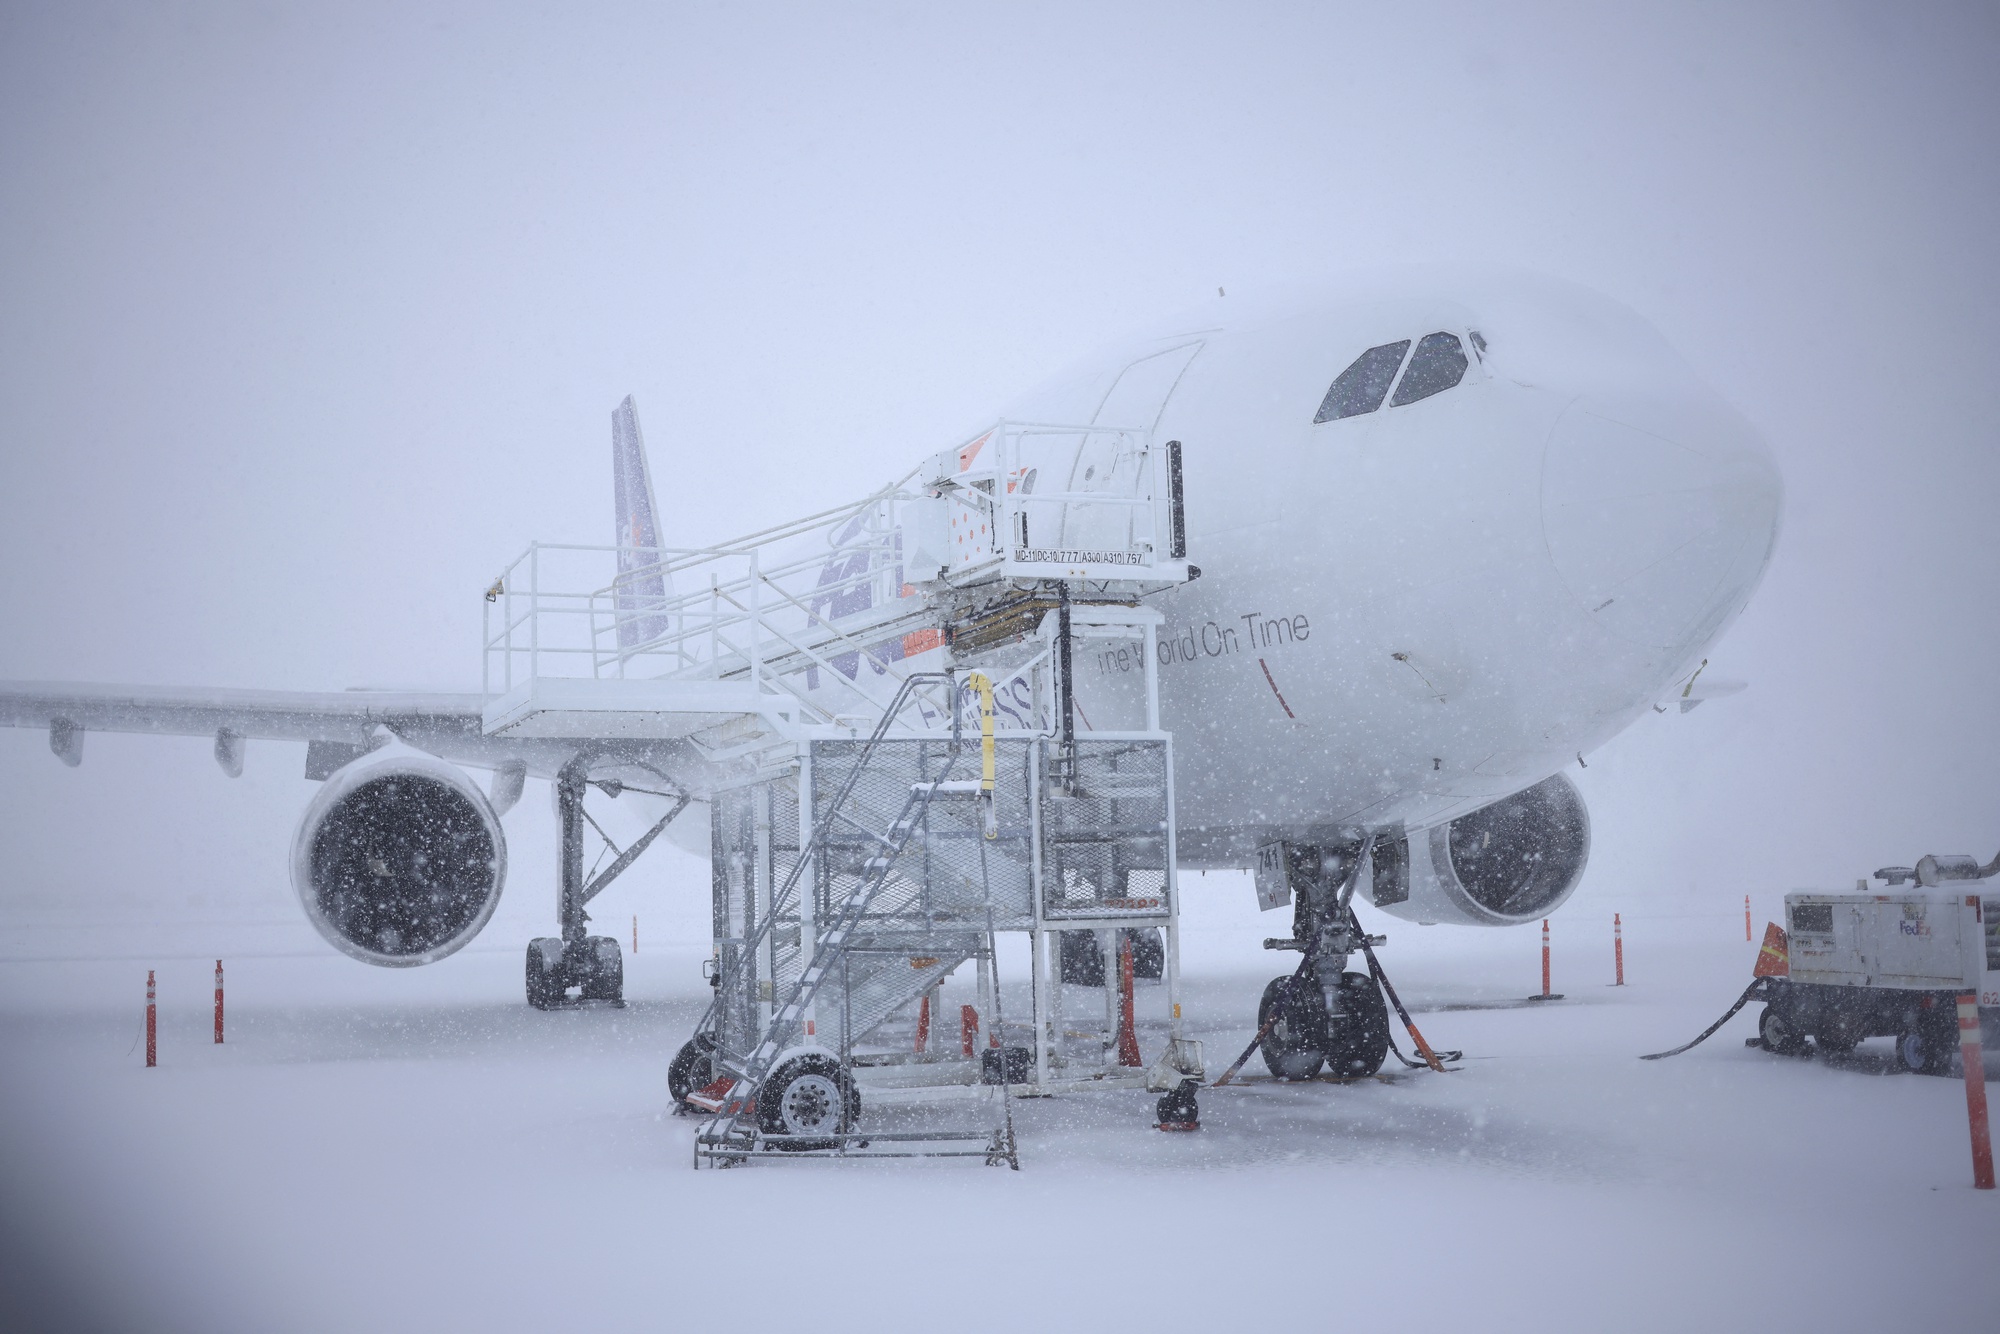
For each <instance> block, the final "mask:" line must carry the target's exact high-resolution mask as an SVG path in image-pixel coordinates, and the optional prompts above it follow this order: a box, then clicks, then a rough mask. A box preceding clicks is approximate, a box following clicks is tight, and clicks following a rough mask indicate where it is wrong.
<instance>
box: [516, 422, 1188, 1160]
mask: <svg viewBox="0 0 2000 1334" xmlns="http://www.w3.org/2000/svg"><path fill="white" fill-rule="evenodd" d="M1065 478H1067V479H1068V481H1067V482H1064V481H1063V480H1062V479H1065ZM1179 478H1180V468H1179V445H1178V443H1177V442H1171V441H1170V442H1167V443H1166V445H1165V446H1164V447H1156V446H1155V445H1153V444H1152V443H1151V442H1150V440H1149V439H1148V438H1147V436H1146V433H1144V432H1141V431H1135V430H1127V429H1122V428H1113V427H1103V426H1095V425H1093V426H1084V427H1071V426H1037V425H1023V424H1019V423H1005V422H1003V423H1000V424H998V425H996V426H995V427H994V428H992V429H991V430H989V431H987V432H985V433H984V434H982V435H980V436H978V437H976V438H975V439H973V440H971V441H968V442H966V443H965V444H964V445H962V446H960V447H959V448H957V449H956V450H947V451H945V452H944V453H942V454H939V455H937V456H935V457H934V458H933V459H932V460H930V462H929V463H928V464H927V465H926V467H924V468H920V469H919V470H918V471H917V472H916V473H914V474H912V476H911V477H909V478H906V479H904V481H902V482H900V483H898V484H896V485H895V486H892V487H889V488H887V489H885V490H883V491H881V492H878V493H877V494H875V495H873V496H870V497H867V498H865V499H864V500H862V501H860V502H858V503H856V504H853V505H847V506H841V507H838V508H835V509H831V510H826V511H823V512H821V513H819V514H816V515H811V516H808V517H807V518H805V519H801V520H799V521H797V522H794V523H791V524H786V525H781V526H779V527H776V528H772V529H769V530H766V531H764V532H762V533H756V534H751V535H750V536H748V537H746V538H743V539H740V540H737V541H734V542H729V543H723V544H720V545H718V546H715V547H709V548H702V549H686V550H668V549H664V548H660V549H654V548H648V549H645V550H638V549H635V548H629V547H627V548H590V547H569V546H553V545H543V544H537V545H536V546H533V547H531V548H530V549H529V550H528V552H527V553H526V554H524V555H523V556H522V557H521V558H520V559H519V560H517V561H516V562H515V563H514V564H513V565H511V566H509V567H508V568H507V569H506V570H504V571H503V572H502V574H501V576H500V577H499V578H498V579H496V580H495V581H494V582H493V584H492V586H491V587H490V588H489V589H488V590H487V595H486V597H487V623H486V670H487V676H486V686H487V695H488V700H489V703H488V705H487V707H486V710H485V717H484V720H483V723H484V727H485V730H486V731H487V732H488V733H489V734H492V735H502V736H510V737H517V738H520V739H521V741H522V743H523V745H524V746H534V745H544V744H546V745H556V746H563V747H568V746H572V745H576V744H578V741H579V739H583V740H584V741H585V742H586V743H587V744H586V746H585V749H584V750H583V751H581V752H579V753H578V758H577V759H576V760H575V761H574V762H573V763H574V764H575V765H577V766H578V775H579V777H578V784H579V790H580V788H581V784H582V783H584V782H586V781H588V782H595V783H598V784H599V785H603V784H604V783H605V782H606V780H607V778H608V779H609V781H611V782H612V783H623V784H624V785H626V786H630V787H639V788H642V789H643V788H645V787H647V786H649V784H648V782H647V781H646V778H647V775H649V774H651V775H657V776H658V777H660V778H665V779H666V780H667V781H668V783H669V785H670V786H677V787H679V788H681V789H682V790H683V792H684V793H685V794H686V797H687V798H688V799H689V800H693V801H698V802H703V803H706V806H707V809H708V811H709V815H710V827H711V863H712V883H713V911H714V939H715V948H716V953H715V960H714V975H713V978H712V981H713V983H714V986H715V996H714V999H713V1002H712V1004H711V1006H710V1008H709V1010H708V1012H707V1014H706V1015H705V1016H704V1018H703V1020H702V1021H701V1025H700V1028H699V1030H698V1032H697V1035H696V1037H695V1039H693V1040H691V1042H690V1043H689V1048H690V1049H692V1048H696V1047H697V1046H699V1047H700V1051H701V1054H702V1058H703V1068H705V1069H707V1070H708V1071H709V1074H710V1076H711V1077H710V1078H709V1079H708V1080H707V1081H705V1086H704V1087H702V1088H699V1089H690V1090H689V1092H688V1095H687V1096H686V1097H684V1098H681V1102H682V1104H683V1105H684V1106H686V1107H690V1108H694V1109H699V1110H701V1111H703V1112H705V1113H707V1119H706V1120H705V1122H704V1123H703V1125H702V1126H701V1128H700V1130H699V1131H698V1134H697V1137H696V1138H697V1144H696V1153H697V1159H698V1161H699V1160H706V1161H710V1162H733V1161H740V1160H743V1159H745V1158H747V1157H749V1156H751V1155H753V1154H759V1153H762V1152H763V1151H765V1150H767V1149H785V1150H791V1151H794V1152H797V1151H811V1152H833V1153H841V1154H848V1153H862V1152H867V1151H868V1150H867V1149H866V1148H865V1147H864V1146H866V1145H873V1146H875V1151H876V1152H878V1153H879V1152H896V1153H902V1152H917V1151H922V1152H942V1153H950V1152H964V1153H966V1154H968V1155H972V1156H977V1155H979V1154H983V1155H984V1156H985V1157H986V1158H987V1160H988V1161H989V1162H997V1161H1007V1162H1012V1161H1014V1156H1013V1148H1012V1139H1011V1134H1010V1133H1009V1131H1008V1126H1009V1125H1010V1124H1011V1122H1010V1119H1009V1117H1010V1113H1009V1112H1008V1110H1007V1109H1008V1107H1009V1100H1008V1097H1007V1091H1008V1089H1009V1088H1010V1087H1020V1088H1025V1089H1027V1090H1032V1091H1033V1092H1035V1093H1037V1094H1051V1093H1055V1092H1059V1091H1063V1090H1066V1089H1072V1088H1093V1089H1103V1088H1115V1087H1125V1088H1135V1087H1141V1086H1144V1085H1146V1084H1147V1082H1148V1079H1149V1078H1150V1076H1149V1074H1148V1072H1147V1071H1145V1070H1143V1069H1138V1068H1134V1067H1132V1066H1131V1065H1129V1063H1126V1062H1125V1058H1126V1056H1127V1054H1129V1052H1130V1051H1131V1050H1132V1049H1133V1047H1134V1046H1135V1045H1141V1044H1137V1043H1134V1042H1133V1041H1131V1040H1130V1039H1131V1033H1130V1032H1129V1028H1130V1021H1129V1020H1128V1022H1127V1025H1126V1027H1127V1030H1128V1031H1127V1032H1125V1033H1124V1034H1123V1035H1122V1036H1123V1038H1124V1039H1126V1040H1123V1041H1121V1042H1119V1043H1117V1044H1113V1043H1111V1042H1108V1041H1107V1042H1105V1043H1102V1044H1098V1049H1097V1050H1096V1051H1095V1052H1094V1053H1093V1052H1084V1051H1073V1050H1072V1049H1071V1047H1070V1044H1068V1043H1066V1041H1065V1033H1066V1029H1065V1025H1064V1022H1063V1018H1062V1009H1063V986H1062V984H1061V982H1060V981H1058V980H1056V973H1057V971H1058V969H1057V964H1056V956H1057V953H1058V951H1057V939H1058V937H1059V936H1061V935H1063V934H1065V933H1072V932H1077V931H1094V932H1096V933H1098V935H1099V937H1100V940H1101V942H1108V941H1109V940H1110V939H1111V938H1112V937H1113V936H1114V935H1115V933H1117V932H1118V931H1119V930H1121V929H1124V928H1126V927H1136V928H1142V929H1148V930H1158V931H1159V932H1160V933H1162V935H1161V938H1162V939H1163V941H1164V951H1165V959H1166V962H1165V965H1164V967H1165V973H1164V981H1165V984H1166V986H1165V991H1166V997H1165V998H1166V1000H1167V1002H1168V1005H1167V1007H1166V1008H1167V1013H1166V1015H1165V1016H1163V1017H1162V1018H1161V1019H1159V1020H1152V1021H1149V1022H1153V1023H1155V1024H1157V1025H1158V1027H1157V1028H1156V1029H1154V1030H1153V1033H1154V1036H1150V1037H1147V1038H1145V1039H1144V1040H1145V1041H1147V1042H1158V1041H1159V1040H1160V1035H1159V1029H1164V1030H1165V1032H1164V1044H1165V1050H1164V1052H1163V1054H1162V1056H1161V1062H1162V1064H1163V1066H1164V1067H1170V1069H1169V1071H1168V1073H1169V1074H1172V1075H1173V1077H1174V1084H1173V1085H1171V1086H1172V1087H1177V1086H1178V1083H1179V1081H1180V1079H1181V1078H1182V1077H1184V1076H1185V1075H1186V1074H1187V1073H1189V1072H1191V1071H1195V1070H1198V1068H1199V1054H1198V1051H1197V1050H1196V1048H1195V1044H1191V1043H1187V1042H1184V1041H1183V1039H1182V1035H1181V1028H1180V1012H1179V1005H1178V992H1177V987H1178V962H1177V950H1178V944H1177V940H1178V937H1177V934H1176V925H1175V921H1176V918H1175V911H1176V892H1177V891H1176V885H1175V871H1174V862H1173V823H1172V821H1173V796H1172V763H1171V739H1170V738H1169V737H1168V736H1167V735H1166V734H1165V733H1164V732H1163V731H1161V730H1160V725H1159V716H1158V679H1157V667H1158V663H1157V653H1156V643H1157V639H1156V636H1157V635H1158V633H1159V631H1160V627H1161V623H1162V619H1161V616H1160V614H1159V613H1158V612H1157V611H1154V610H1152V609H1150V608H1148V607H1145V606H1143V605H1141V602H1140V599H1142V598H1143V597H1145V596H1146V595H1148V594H1149V593H1154V592H1158V591H1160V590H1163V589H1166V588H1170V587H1173V586H1175V585H1177V584H1180V583H1183V582H1185V581H1186V580H1188V579H1190V578H1192V577H1194V576H1195V574H1196V573H1197V572H1196V571H1195V570H1194V569H1193V567H1192V566H1190V565H1189V564H1188V563H1187V560H1186V550H1185V540H1184V537H1183V524H1182V520H1181V495H1180V480H1179ZM1078 479H1082V480H1080V481H1079V480H1078ZM614 558H615V561H616V573H615V574H614V575H613V576H612V577H610V578H609V579H608V580H606V579H604V578H602V577H595V576H594V572H602V571H603V570H605V569H607V568H609V567H610V563H611V561H612V559H614ZM1072 640H1076V641H1078V642H1082V641H1090V643H1091V651H1092V652H1098V653H1102V652H1105V651H1110V652H1114V653H1115V654H1116V657H1117V660H1118V662H1119V663H1120V667H1119V671H1120V672H1122V673H1124V675H1123V676H1121V677H1120V678H1119V680H1118V681H1117V682H1116V683H1114V684H1115V686H1116V689H1115V690H1113V693H1111V694H1109V695H1106V696H1104V697H1103V698H1102V699H1101V700H1095V699H1094V700H1093V702H1091V703H1090V704H1089V705H1088V708H1089V713H1090V716H1091V719H1092V720H1093V721H1094V722H1095V724H1096V729H1097V730H1094V731H1090V732H1089V735H1087V736H1079V735H1078V730H1077V725H1076V716H1077V714H1078V707H1077V705H1076V703H1075V699H1074V696H1075V691H1076V689H1077V686H1076V683H1075V681H1074V680H1073V673H1072V671H1071V659H1072V651H1071V643H1072ZM978 679H983V680H984V681H985V687H984V689H983V690H982V691H981V692H980V704H979V711H978V720H979V726H980V732H979V736H978V738H977V740H974V739H973V738H972V737H971V736H970V735H969V725H968V722H967V716H968V715H967V700H968V698H969V696H968V693H967V692H968V690H969V689H970V683H971V682H973V681H974V680H978ZM996 687H997V688H999V690H1000V691H1001V692H1002V694H1003V695H1004V696H1005V717H1001V716H1000V714H999V712H998V711H997V710H996V706H995V701H994V699H993V690H994V688H996ZM975 758H976V760H977V763H976V765H975V763H974V761H975ZM621 766H623V767H621ZM663 766H664V767H663ZM656 781H657V780H656ZM1003 931H1012V932H1020V933H1024V934H1026V935H1027V937H1028V941H1029V946H1030V948H1029V954H1030V957H1031V960H1032V963H1031V970H1032V979H1031V981H1032V997H1033V999H1032V1002H1031V1004H1030V1005H1029V1006H1028V1010H1029V1014H1028V1016H1027V1018H1028V1022H1027V1023H1026V1024H1015V1025H1011V1026H1008V1025H1006V1024H1005V1023H1004V1017H1003V1016H1002V1014H1001V1013H1000V989H999V985H998V979H997V976H996V973H995V967H994V964H995V957H994V956H995V945H994V942H995V939H996V935H997V933H999V932H1003ZM968 962H972V963H975V964H976V965H977V969H976V971H977V975H978V976H977V984H978V988H979V1005H978V1006H977V1007H967V1008H975V1009H976V1012H977V1014H978V1017H979V1027H980V1028H982V1029H983V1030H984V1038H985V1043H984V1045H982V1046H980V1047H979V1049H978V1050H977V1051H969V1050H967V1049H966V1047H967V1046H968V1045H970V1039H969V1037H968V1038H967V1040H966V1043H965V1044H963V1045H959V1049H958V1050H956V1051H950V1050H947V1051H930V1050H927V1049H924V1048H923V1045H922V1043H918V1044H917V1048H918V1049H917V1050H914V1051H913V1050H911V1049H910V1046H909V1045H908V1044H907V1043H906V1044H904V1045H903V1046H902V1047H901V1048H900V1049H896V1047H895V1044H893V1043H888V1042H886V1040H885V1036H884V1035H885V1033H886V1032H888V1031H889V1030H890V1029H892V1028H893V1025H892V1024H890V1022H889V1021H891V1020H892V1019H894V1018H895V1017H897V1016H898V1015H901V1014H907V1013H909V1012H910V1010H911V1007H912V1006H913V1004H914V1003H915V1002H917V1000H918V998H919V997H922V996H925V995H927V994H934V993H935V991H936V988H937V986H938V985H939V983H940V982H941V981H943V980H944V979H945V978H946V977H947V976H949V975H951V974H952V973H953V972H954V970H956V969H958V968H960V967H961V966H962V965H964V964H966V963H968ZM1112 991H1113V988H1110V987H1107V988H1106V989H1105V998H1106V1032H1107V1033H1109V1032H1110V1031H1111V1029H1112V1027H1113V1026H1114V1023H1115V1022H1116V1021H1115V1020H1114V1018H1113V1012H1114V1010H1115V1009H1116V1007H1115V1005H1114V1004H1113V1003H1112V1002H1113V1000H1114V998H1113V996H1112ZM1003 1028H1004V1029H1006V1030H1007V1031H1005V1032H1003ZM1022 1030H1025V1033H1024V1032H1023V1031H1022ZM1114 1046H1115V1048H1116V1052H1117V1058H1118V1059H1117V1060H1115V1061H1114V1060H1113V1050H1114ZM689 1054H690V1053H689V1050H688V1049H684V1050H683V1053H682V1055H683V1057H686V1056H688V1055H689ZM678 1060H679V1058H677V1065H678ZM807 1067H809V1072H808V1075H807V1076H804V1077H797V1072H798V1070H799V1069H801V1068H807ZM1175 1072H1178V1073H1175ZM787 1081H791V1082H787ZM863 1082H866V1083H868V1084H870V1085H872V1086H873V1087H876V1088H877V1089H881V1090H886V1089H901V1090H936V1091H938V1094H939V1096H940V1097H942V1096H943V1095H944V1094H946V1093H948V1092H950V1091H952V1090H954V1089H957V1090H961V1091H962V1090H963V1089H965V1088H968V1087H969V1088H972V1089H975V1090H977V1089H980V1088H981V1087H982V1086H985V1087H989V1088H991V1089H992V1092H991V1093H990V1094H988V1095H987V1105H988V1106H989V1107H991V1108H993V1110H994V1111H995V1115H994V1117H993V1118H992V1121H993V1124H992V1125H991V1126H983V1127H973V1128H961V1129H957V1130H930V1131H908V1132H884V1131H878V1130H871V1131H870V1132H869V1133H867V1134H863V1133H861V1132H859V1131H857V1130H856V1128H855V1126H854V1124H853V1123H854V1113H853V1109H854V1108H855V1107H857V1106H858V1093H856V1091H855V1090H856V1088H857V1087H858V1086H860V1085H861V1084H862V1083H863ZM794 1084H796V1086H797V1087H796V1088H794ZM774 1092H775V1093H782V1094H783V1097H784V1098H785V1099H791V1098H793V1096H794V1093H796V1094H797V1097H798V1098H799V1099H800V1100H802V1102H801V1105H803V1104H804V1103H812V1104H813V1107H814V1108H815V1109H816V1111H817V1113H818V1114H819V1119H818V1120H816V1121H814V1122H813V1123H812V1124H813V1125H814V1126H815V1127H816V1129H815V1130H814V1131H813V1133H811V1134H806V1133H802V1132H793V1131H786V1130H783V1129H777V1128H774V1127H773V1122H772V1116H771V1114H770V1108H769V1107H768V1106H766V1105H765V1104H766V1103H767V1102H768V1101H769V1098H768V1097H767V1094H773V1093H774ZM676 1096H677V1097H680V1092H679V1090H678V1089H677V1090H676ZM946 1101H949V1099H948V1098H947V1099H946ZM785 1105H786V1106H790V1105H791V1104H790V1103H789V1102H788V1103H786V1104H785ZM829 1107H834V1108H836V1111H835V1113H834V1114H832V1115H831V1116H830V1117H829V1116H828V1115H827V1109H828V1108H829ZM785 1124H791V1122H789V1121H787V1122H785ZM954 1140H972V1141H975V1142H976V1143H978V1145H979V1147H977V1148H968V1149H964V1150H952V1149H949V1148H945V1147H943V1145H945V1144H946V1143H948V1142H950V1141H954ZM912 1143H920V1144H922V1145H923V1147H922V1148H921V1149H914V1148H907V1147H896V1146H903V1145H907V1144H912ZM885 1145H886V1146H890V1147H888V1148H886V1149H884V1148H883V1147H882V1146H885Z"/></svg>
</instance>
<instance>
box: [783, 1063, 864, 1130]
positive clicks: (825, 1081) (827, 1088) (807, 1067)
mask: <svg viewBox="0 0 2000 1334" xmlns="http://www.w3.org/2000/svg"><path fill="white" fill-rule="evenodd" d="M860 1118H861V1092H860V1090H859V1089H856V1088H855V1087H854V1080H853V1079H852V1078H850V1077H849V1075H848V1073H847V1071H845V1070H843V1069H842V1068H841V1066H840V1063H839V1062H838V1061H836V1060H834V1059H833V1058H832V1057H829V1056H799V1057H795V1058H793V1059H792V1060H789V1061H786V1062H785V1063H784V1064H783V1065H781V1066H779V1067H778V1069H777V1071H776V1072H775V1073H773V1074H772V1075H771V1077H770V1078H769V1079H766V1080H765V1081H764V1087H762V1088H761V1089H759V1090H757V1128H758V1129H759V1130H761V1131H763V1132H764V1133H765V1134H767V1135H801V1136H814V1135H830V1134H834V1133H836V1132H839V1131H843V1130H848V1129H852V1128H853V1126H854V1123H855V1122H856V1121H858V1120H859V1119H860ZM843 1122H845V1124H842V1123H843ZM836 1143H838V1141H836V1140H831V1139H811V1138H805V1139H794V1140H788V1141H785V1142H784V1143H781V1144H778V1145H776V1146H775V1147H777V1148H780V1149H786V1150H789V1151H791V1152H793V1153H802V1152H805V1151H807V1150H810V1149H830V1148H832V1147H833V1146H834V1145H835V1144H836Z"/></svg>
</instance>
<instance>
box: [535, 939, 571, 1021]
mask: <svg viewBox="0 0 2000 1334" xmlns="http://www.w3.org/2000/svg"><path fill="white" fill-rule="evenodd" d="M551 956H553V958H554V959H555V960H556V961H557V962H556V964H555V967H554V969H551V967H550V965H549V959H550V957H551ZM561 959H562V942H561V941H560V940H557V939H555V938H554V937H550V936H544V937H540V938H538V939H535V940H531V941H529V942H528V960H527V991H528V1004H530V1005H532V1006H534V1007H535V1008H536V1009H537V1010H553V1009H554V1008H556V1007H557V1006H558V1005H561V1004H562V1000H563V985H562V974H561V972H560V969H561V962H560V960H561Z"/></svg>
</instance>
